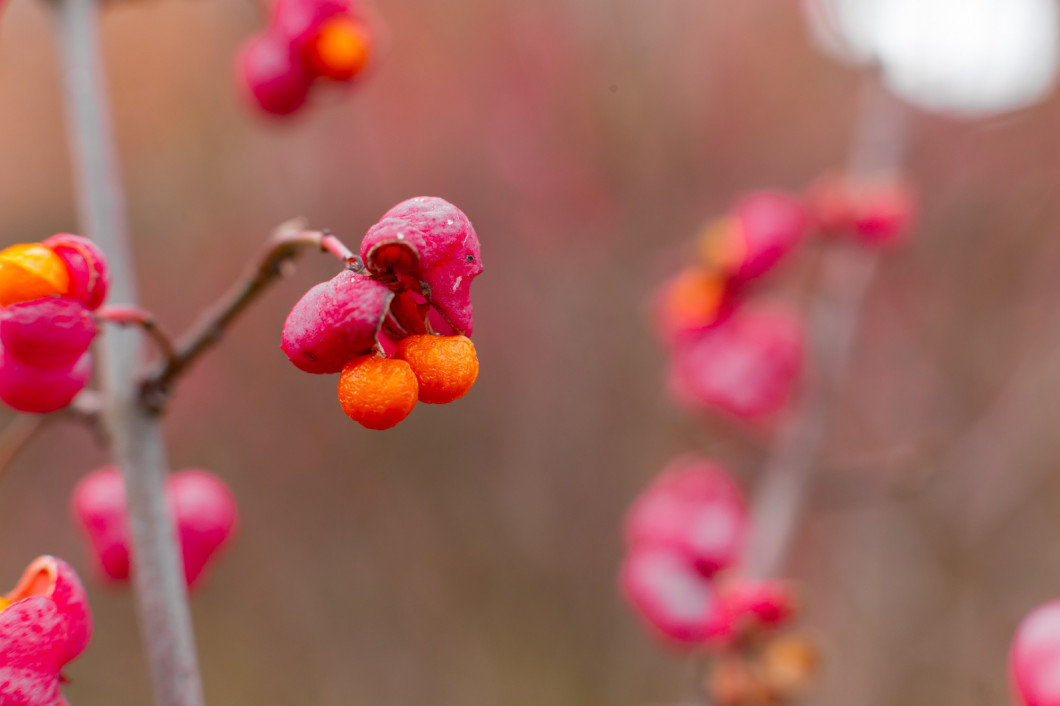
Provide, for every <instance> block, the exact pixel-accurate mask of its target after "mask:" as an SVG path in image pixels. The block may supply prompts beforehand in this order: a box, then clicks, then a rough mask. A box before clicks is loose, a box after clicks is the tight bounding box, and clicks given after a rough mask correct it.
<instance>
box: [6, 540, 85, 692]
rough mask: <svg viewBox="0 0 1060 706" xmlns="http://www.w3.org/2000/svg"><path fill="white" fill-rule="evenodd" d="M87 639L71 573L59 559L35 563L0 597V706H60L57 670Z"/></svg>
mask: <svg viewBox="0 0 1060 706" xmlns="http://www.w3.org/2000/svg"><path fill="white" fill-rule="evenodd" d="M91 636H92V614H91V611H90V610H89V607H88V599H87V596H86V594H85V588H84V586H83V585H82V584H81V580H80V579H79V578H78V577H77V574H76V573H75V572H74V570H73V569H72V568H71V567H70V565H69V564H67V563H66V562H65V561H63V560H61V559H56V558H55V557H51V556H42V557H39V558H37V559H35V560H34V561H33V562H32V563H31V564H30V565H29V567H27V569H26V571H25V573H24V574H23V575H22V578H21V580H20V581H19V582H18V585H17V586H15V588H14V590H13V591H11V592H10V593H8V594H7V595H5V596H3V597H0V706H65V704H66V700H65V699H64V698H63V696H62V694H61V693H60V691H59V685H60V683H61V682H62V676H61V671H62V669H63V667H65V666H66V665H67V664H68V663H69V662H70V661H71V660H73V659H74V658H76V657H77V656H78V655H80V654H81V652H82V651H84V649H85V647H86V646H87V645H88V641H89V639H90V638H91Z"/></svg>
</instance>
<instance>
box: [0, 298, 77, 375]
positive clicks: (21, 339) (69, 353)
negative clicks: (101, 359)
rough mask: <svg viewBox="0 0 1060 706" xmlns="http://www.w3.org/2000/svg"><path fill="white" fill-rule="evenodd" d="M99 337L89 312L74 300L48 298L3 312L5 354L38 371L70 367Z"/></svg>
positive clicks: (0, 332)
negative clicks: (94, 339) (40, 369)
mask: <svg viewBox="0 0 1060 706" xmlns="http://www.w3.org/2000/svg"><path fill="white" fill-rule="evenodd" d="M95 337H96V323H95V321H94V320H93V318H92V315H91V314H90V313H89V311H88V309H87V308H85V306H84V305H83V304H82V303H81V302H80V301H77V300H76V299H71V298H70V297H45V298H43V299H33V300H30V301H28V302H19V303H18V304H12V305H11V306H7V307H4V308H2V309H0V345H2V346H3V349H4V355H5V356H10V357H12V358H17V359H18V360H19V362H21V363H23V364H25V365H29V366H33V367H37V368H49V369H55V368H65V367H70V366H72V365H73V364H74V363H76V362H77V360H78V359H79V358H80V357H81V356H82V355H83V354H84V353H85V352H86V351H87V350H88V347H89V346H90V345H91V344H92V339H93V338H95Z"/></svg>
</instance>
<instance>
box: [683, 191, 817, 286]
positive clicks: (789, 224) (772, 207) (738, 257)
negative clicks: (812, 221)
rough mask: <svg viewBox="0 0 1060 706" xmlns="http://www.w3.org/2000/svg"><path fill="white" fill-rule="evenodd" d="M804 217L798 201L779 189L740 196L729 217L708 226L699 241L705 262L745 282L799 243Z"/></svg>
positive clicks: (764, 271) (738, 280) (775, 263)
mask: <svg viewBox="0 0 1060 706" xmlns="http://www.w3.org/2000/svg"><path fill="white" fill-rule="evenodd" d="M807 225H808V220H807V217H806V211H805V209H804V208H803V206H802V204H801V203H800V202H799V201H798V200H796V199H795V198H794V197H792V196H789V195H788V194H785V193H783V192H780V191H756V192H752V193H750V194H747V195H746V196H744V197H743V198H741V199H740V200H739V201H738V202H737V203H736V205H735V206H733V208H732V210H731V211H730V216H729V218H726V219H724V220H722V221H719V222H717V223H716V224H714V225H713V226H711V227H710V228H708V229H707V230H706V231H705V232H704V233H703V235H702V236H701V240H700V252H701V255H702V256H703V259H704V261H705V263H706V264H707V265H711V266H713V267H715V268H717V269H720V270H721V271H722V272H723V273H725V274H726V275H727V276H728V277H729V278H731V279H732V280H734V281H737V282H745V281H747V280H750V279H755V278H756V277H761V276H762V275H764V274H765V273H766V272H768V271H769V270H771V269H773V267H775V266H776V265H777V263H779V262H780V260H781V259H782V258H783V257H784V256H785V255H787V254H788V252H790V251H791V250H792V249H793V248H794V247H795V246H796V245H798V244H799V242H801V241H802V240H803V239H804V238H805V236H806V233H807Z"/></svg>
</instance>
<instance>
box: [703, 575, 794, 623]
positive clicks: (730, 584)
mask: <svg viewBox="0 0 1060 706" xmlns="http://www.w3.org/2000/svg"><path fill="white" fill-rule="evenodd" d="M718 595H719V596H720V601H721V604H722V610H723V612H724V613H725V615H726V616H727V618H728V620H729V621H730V622H731V623H732V624H733V630H734V631H736V630H738V626H739V625H740V624H743V625H745V626H747V625H754V626H760V627H768V628H776V627H780V626H782V625H784V624H786V623H787V622H788V621H790V620H791V619H792V617H794V615H795V611H796V609H797V605H796V601H795V595H794V593H793V591H792V589H791V586H790V585H789V584H788V583H786V582H784V581H778V580H766V581H752V580H749V579H746V578H744V577H742V576H726V577H725V579H724V580H723V581H722V584H721V586H719V588H718Z"/></svg>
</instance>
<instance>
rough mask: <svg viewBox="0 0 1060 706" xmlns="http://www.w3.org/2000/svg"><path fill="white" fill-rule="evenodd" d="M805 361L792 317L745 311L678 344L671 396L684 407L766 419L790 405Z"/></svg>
mask: <svg viewBox="0 0 1060 706" xmlns="http://www.w3.org/2000/svg"><path fill="white" fill-rule="evenodd" d="M802 359H803V333H802V326H801V325H800V323H799V321H798V320H797V319H796V318H795V317H794V316H793V315H791V314H789V313H787V312H785V311H783V310H758V311H755V310H748V309H741V310H738V311H737V312H736V313H734V314H733V315H732V316H731V317H730V318H728V319H726V320H725V321H723V322H722V323H720V324H718V325H717V326H714V327H713V328H709V329H704V330H702V331H698V332H692V333H689V334H688V335H686V336H683V337H681V338H680V339H679V340H678V341H677V342H676V343H675V344H674V346H673V353H672V356H671V380H670V385H671V392H672V393H673V395H674V396H675V398H676V399H677V400H678V402H679V403H682V404H688V403H692V404H694V405H696V406H700V407H714V408H717V409H720V410H722V411H724V412H727V413H729V414H733V415H736V416H738V417H745V418H754V417H761V416H764V415H767V414H771V413H773V412H776V411H778V410H779V409H780V408H781V407H782V406H783V405H784V403H785V402H786V401H787V399H788V397H789V396H790V394H791V391H792V390H793V388H794V387H795V383H796V382H797V380H798V375H799V372H800V370H801V368H802Z"/></svg>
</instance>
